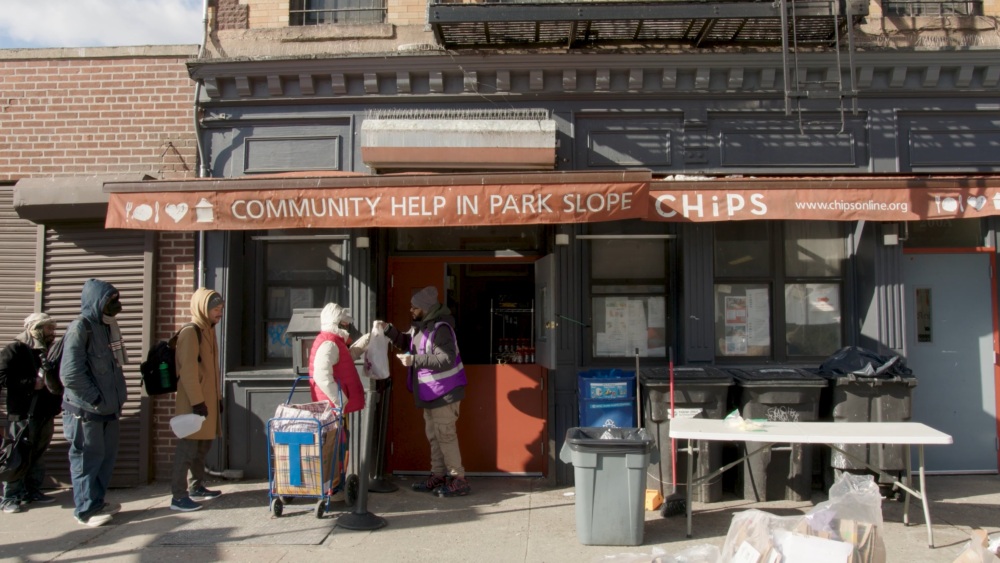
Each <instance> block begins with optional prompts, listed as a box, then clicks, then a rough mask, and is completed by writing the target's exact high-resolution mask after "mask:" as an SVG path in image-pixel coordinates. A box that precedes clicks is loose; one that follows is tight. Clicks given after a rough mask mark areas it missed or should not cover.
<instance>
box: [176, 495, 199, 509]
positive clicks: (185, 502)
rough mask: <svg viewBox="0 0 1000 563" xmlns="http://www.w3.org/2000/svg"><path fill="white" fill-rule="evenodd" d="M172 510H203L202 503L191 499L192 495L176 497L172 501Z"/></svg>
mask: <svg viewBox="0 0 1000 563" xmlns="http://www.w3.org/2000/svg"><path fill="white" fill-rule="evenodd" d="M170 510H176V511H178V512H194V511H195V510H201V505H200V504H198V503H197V502H195V501H193V500H191V497H184V498H175V499H173V500H172V501H170Z"/></svg>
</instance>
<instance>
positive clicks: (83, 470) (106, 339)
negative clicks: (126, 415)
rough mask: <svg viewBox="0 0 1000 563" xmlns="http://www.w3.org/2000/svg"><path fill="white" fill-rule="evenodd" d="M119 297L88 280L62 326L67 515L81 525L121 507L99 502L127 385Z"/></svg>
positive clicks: (93, 523)
mask: <svg viewBox="0 0 1000 563" xmlns="http://www.w3.org/2000/svg"><path fill="white" fill-rule="evenodd" d="M120 297H121V296H120V295H119V293H118V290H117V289H116V288H115V286H113V285H111V284H110V283H108V282H106V281H103V280H98V279H89V280H87V281H86V282H85V283H84V284H83V291H82V292H81V294H80V316H79V317H77V318H76V319H75V320H74V321H73V322H72V323H70V325H69V327H68V328H67V329H66V334H65V336H63V354H62V362H61V364H60V370H59V377H60V379H61V380H62V384H63V387H64V391H63V404H62V407H63V434H64V435H65V436H66V441H68V442H69V469H70V478H71V480H72V483H73V503H74V505H75V508H74V510H73V516H74V517H75V518H76V520H77V522H79V523H80V524H83V525H86V526H92V527H93V526H101V525H103V524H106V523H108V522H109V521H110V520H111V517H112V516H113V515H114V514H116V513H117V512H118V511H119V510H121V505H119V504H117V503H110V502H105V499H104V495H105V493H106V492H107V489H108V484H109V483H110V482H111V473H112V471H113V470H114V466H115V459H116V458H117V457H118V437H119V426H118V424H119V419H120V418H121V415H122V408H123V407H124V406H125V399H126V398H127V396H128V388H127V387H126V385H125V373H124V371H123V366H124V365H125V363H126V361H127V360H128V354H127V353H126V350H125V342H124V341H123V339H122V334H121V329H119V327H118V321H116V320H115V317H116V316H117V315H118V314H119V313H120V312H121V310H122V304H121V299H120Z"/></svg>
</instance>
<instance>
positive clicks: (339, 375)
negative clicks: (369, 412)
mask: <svg viewBox="0 0 1000 563" xmlns="http://www.w3.org/2000/svg"><path fill="white" fill-rule="evenodd" d="M319 321H320V333H319V335H318V336H317V337H316V341H315V342H313V346H312V350H311V351H310V353H309V389H310V391H311V394H312V400H313V401H328V402H329V403H330V404H331V405H334V406H338V407H339V406H343V409H344V410H343V413H344V415H348V414H351V413H352V412H355V411H359V410H361V409H363V408H365V391H364V388H363V387H362V386H361V378H360V377H358V370H357V368H356V367H355V366H354V360H356V359H358V358H360V357H361V354H363V353H364V350H365V347H366V346H367V342H368V338H367V336H368V335H367V334H366V335H365V336H364V337H362V338H361V339H359V340H358V341H357V342H355V343H353V344H351V337H350V335H349V333H348V328H349V327H350V325H351V323H352V322H353V321H354V319H353V318H352V317H351V310H350V309H345V308H343V307H341V306H340V305H337V304H336V303H327V305H326V307H323V310H322V311H321V312H320V315H319ZM348 346H350V347H348ZM338 391H339V392H342V393H343V394H344V396H345V397H346V398H347V402H346V404H344V405H341V404H340V393H338Z"/></svg>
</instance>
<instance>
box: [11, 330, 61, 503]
mask: <svg viewBox="0 0 1000 563" xmlns="http://www.w3.org/2000/svg"><path fill="white" fill-rule="evenodd" d="M55 338H56V322H55V320H54V319H52V318H51V317H49V316H48V315H46V314H45V313H32V314H31V315H28V318H26V319H24V332H22V333H21V334H18V335H17V336H15V337H14V341H13V342H11V343H10V344H8V345H7V346H5V347H4V348H3V350H2V351H0V387H6V388H7V421H8V424H7V431H8V433H9V435H10V436H14V435H16V434H17V433H18V432H21V431H22V429H23V428H25V427H27V433H28V440H29V441H30V442H31V446H32V447H31V452H30V454H29V456H28V464H27V471H26V472H25V474H24V475H23V476H22V477H21V478H20V479H17V480H16V481H7V482H6V483H4V484H3V501H2V502H0V506H2V507H3V508H2V510H3V512H4V513H7V514H15V513H18V512H22V511H23V510H24V507H25V506H27V505H28V504H32V503H40V504H47V503H50V502H53V501H54V500H55V499H54V498H53V497H50V496H49V495H46V494H45V493H43V492H42V491H41V486H42V481H43V480H44V479H45V462H44V461H43V459H42V456H43V455H44V454H45V450H47V449H48V448H49V444H50V443H51V442H52V432H53V428H54V426H55V424H54V420H55V416H56V415H57V414H59V411H60V404H61V402H62V398H61V397H60V396H59V395H55V394H53V393H50V392H49V390H48V389H47V388H46V387H45V383H44V380H43V372H44V369H43V366H44V365H45V358H46V355H47V353H48V350H49V348H50V347H51V346H52V343H53V342H54V341H55Z"/></svg>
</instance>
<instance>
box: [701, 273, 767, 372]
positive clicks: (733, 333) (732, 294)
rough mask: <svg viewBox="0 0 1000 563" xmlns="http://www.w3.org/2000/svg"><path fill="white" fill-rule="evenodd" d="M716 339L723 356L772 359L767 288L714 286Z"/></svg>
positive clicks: (731, 285)
mask: <svg viewBox="0 0 1000 563" xmlns="http://www.w3.org/2000/svg"><path fill="white" fill-rule="evenodd" d="M715 310H716V317H717V320H716V323H715V337H716V339H717V341H718V346H719V354H721V355H723V356H765V357H767V356H770V355H771V305H770V298H769V296H768V286H767V285H766V284H722V283H719V284H715Z"/></svg>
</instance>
